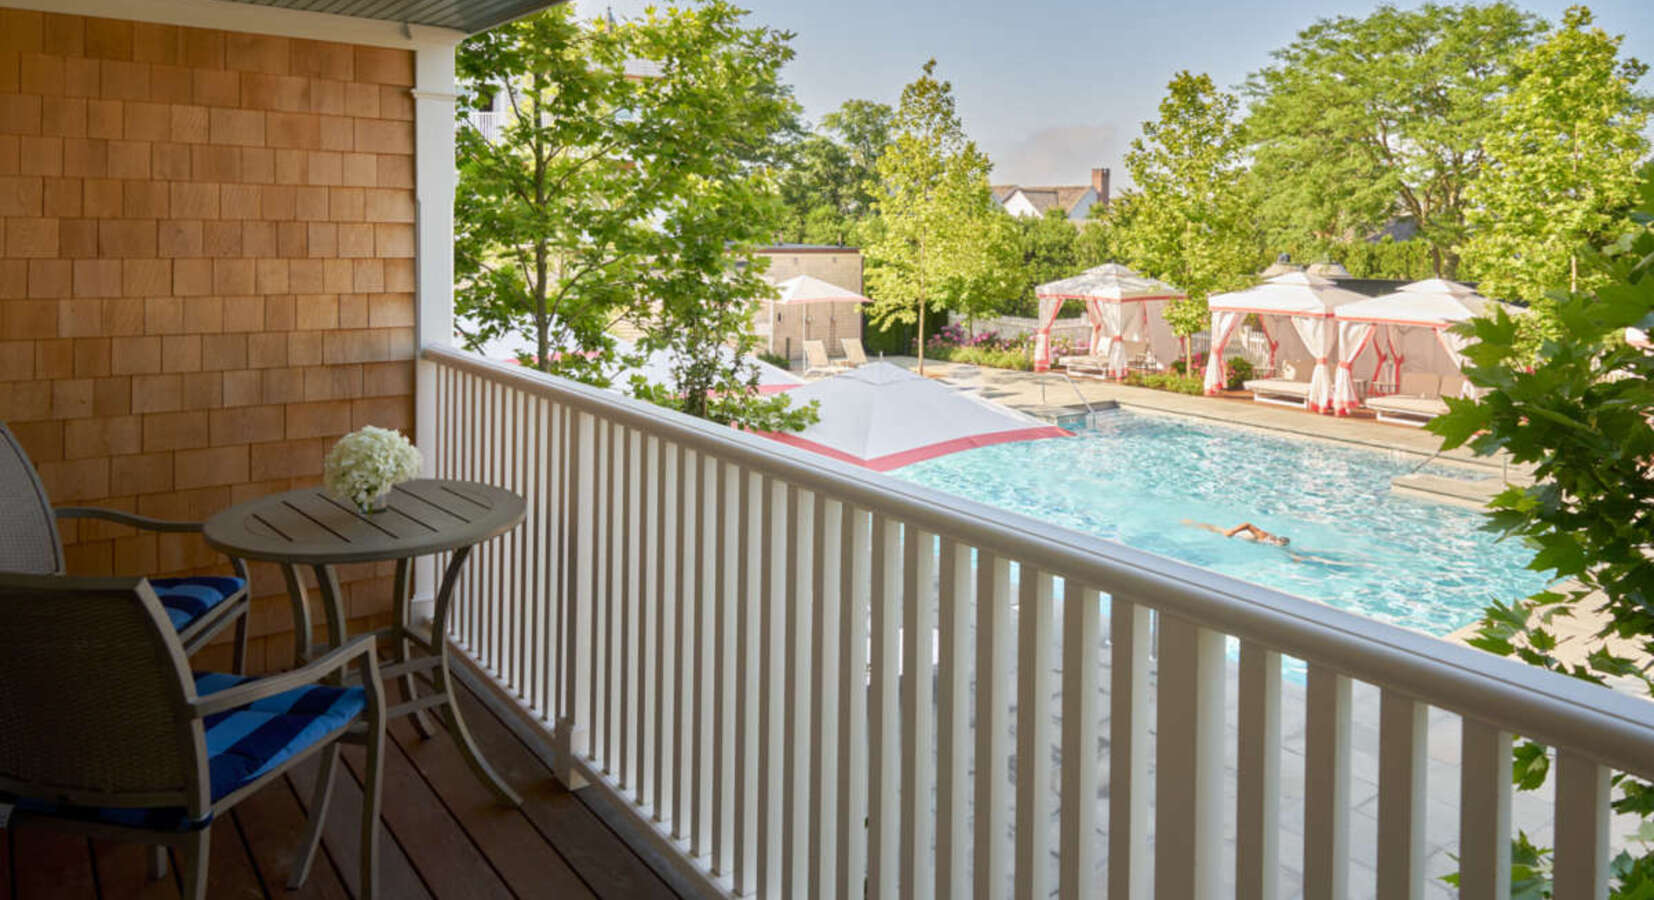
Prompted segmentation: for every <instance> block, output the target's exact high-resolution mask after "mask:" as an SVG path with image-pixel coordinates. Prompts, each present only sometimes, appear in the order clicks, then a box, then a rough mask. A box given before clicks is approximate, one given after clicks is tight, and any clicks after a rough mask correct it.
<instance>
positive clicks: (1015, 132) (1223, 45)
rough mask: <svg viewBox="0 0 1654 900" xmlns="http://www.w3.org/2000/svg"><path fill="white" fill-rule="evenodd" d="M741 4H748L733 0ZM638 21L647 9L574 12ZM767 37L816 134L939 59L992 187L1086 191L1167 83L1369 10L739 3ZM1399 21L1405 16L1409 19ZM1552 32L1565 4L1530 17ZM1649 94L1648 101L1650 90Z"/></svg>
mask: <svg viewBox="0 0 1654 900" xmlns="http://www.w3.org/2000/svg"><path fill="white" fill-rule="evenodd" d="M736 2H741V0H736ZM609 5H612V7H613V9H614V13H615V15H617V16H627V15H633V14H636V13H638V12H640V11H641V10H642V9H643V8H644V7H645V6H647V5H648V4H647V3H646V2H643V0H613V2H612V4H605V3H602V2H592V0H579V6H580V9H581V11H582V13H585V14H600V13H602V11H603V10H604V8H605V7H606V6H609ZM745 5H746V6H747V7H748V8H749V9H751V10H752V17H753V19H754V20H756V21H758V22H762V23H763V24H766V25H770V26H772V27H775V28H780V29H785V30H789V31H792V32H795V33H796V37H795V38H794V40H793V46H794V47H795V48H796V49H797V51H798V58H797V59H796V60H794V61H793V63H792V65H791V66H790V67H789V71H788V73H787V77H788V79H789V80H790V81H791V82H792V84H793V85H794V86H795V88H796V89H797V92H798V99H799V100H800V102H802V103H803V105H804V109H805V113H806V115H807V116H808V117H809V118H810V119H811V120H812V121H813V120H815V119H817V118H819V117H820V116H821V115H822V114H823V113H826V112H830V111H832V110H833V109H834V108H836V107H837V106H838V105H839V103H841V102H843V101H844V100H846V99H848V98H851V97H860V98H867V99H874V100H882V101H885V102H890V103H894V102H895V100H896V98H897V96H898V95H899V94H900V92H901V89H902V85H903V84H905V83H907V82H908V81H911V80H912V79H913V78H914V77H916V76H917V75H918V73H919V66H920V65H921V64H922V63H923V62H924V61H925V60H926V59H928V58H930V57H932V56H934V57H936V59H937V62H938V66H939V74H941V75H942V77H944V78H947V79H948V80H950V81H952V82H953V85H954V91H955V94H956V95H957V97H958V100H959V110H960V113H961V115H962V116H963V117H964V120H965V128H966V130H967V131H968V132H969V133H970V135H971V136H972V137H973V138H975V139H976V140H977V142H978V143H979V144H980V145H981V146H982V148H983V149H984V150H986V151H987V152H988V154H989V156H990V157H991V158H992V159H993V160H994V166H995V169H994V174H993V180H994V181H995V182H996V183H998V182H1012V183H1021V184H1080V183H1083V182H1084V181H1085V180H1086V179H1087V177H1088V173H1089V171H1090V169H1091V167H1092V166H1094V165H1103V166H1108V167H1109V168H1111V169H1113V171H1114V177H1115V183H1116V185H1119V184H1121V183H1122V182H1123V181H1124V166H1123V165H1122V162H1121V158H1122V155H1123V153H1124V152H1125V149H1126V146H1127V144H1128V143H1129V142H1130V141H1131V139H1132V138H1133V137H1135V136H1136V135H1137V134H1138V132H1139V129H1140V125H1141V123H1142V122H1143V120H1144V119H1148V118H1152V117H1153V115H1154V112H1155V106H1156V104H1157V103H1159V100H1160V96H1161V94H1162V93H1163V91H1164V89H1165V86H1166V82H1167V81H1168V80H1169V79H1170V78H1171V77H1172V75H1173V74H1175V73H1176V72H1177V71H1178V70H1180V69H1190V70H1193V71H1197V72H1198V71H1204V72H1208V73H1210V74H1211V75H1212V77H1213V78H1214V79H1215V80H1216V81H1217V82H1218V84H1220V85H1223V86H1226V87H1231V88H1232V87H1236V86H1238V85H1240V84H1241V82H1243V81H1244V80H1245V78H1246V76H1247V74H1248V73H1250V72H1253V71H1256V70H1257V69H1259V68H1261V67H1263V66H1265V65H1267V64H1268V63H1269V54H1270V51H1272V50H1274V49H1276V48H1279V47H1281V46H1284V45H1285V44H1287V43H1288V42H1290V41H1291V40H1292V38H1293V36H1294V35H1295V34H1297V32H1298V31H1299V30H1300V29H1301V28H1303V27H1304V26H1306V25H1308V24H1310V23H1311V22H1313V21H1314V20H1316V19H1317V18H1322V17H1326V16H1334V15H1362V14H1364V13H1366V12H1369V11H1371V10H1372V9H1373V8H1374V6H1375V5H1376V3H1374V2H1333V0H1161V2H1160V3H1158V4H1138V3H1132V4H1126V3H1120V2H1118V0H1109V2H1091V3H1087V2H1084V0H1024V2H1020V3H1003V2H1001V3H989V2H985V0H961V2H941V0H840V2H835V3H823V2H819V0H815V2H803V0H745ZM1404 5H1405V4H1404ZM1521 5H1522V7H1523V8H1525V9H1527V10H1529V11H1531V12H1534V13H1536V14H1538V15H1540V16H1542V17H1544V18H1545V19H1547V20H1550V21H1552V22H1554V21H1557V20H1558V19H1560V17H1561V13H1562V11H1563V10H1564V9H1565V8H1566V7H1567V6H1568V5H1569V4H1568V3H1567V2H1564V0H1545V2H1534V0H1530V2H1524V3H1521ZM1590 6H1591V8H1592V10H1593V11H1595V12H1596V14H1597V22H1598V24H1600V25H1602V26H1603V27H1604V28H1605V29H1607V30H1608V31H1609V32H1610V33H1613V34H1623V35H1625V44H1624V52H1626V53H1628V54H1629V55H1632V56H1636V57H1637V58H1639V59H1641V60H1643V61H1644V62H1651V63H1654V0H1601V2H1596V3H1592V4H1590ZM1643 88H1644V89H1645V90H1650V91H1654V75H1651V76H1650V77H1648V78H1645V79H1644V83H1643Z"/></svg>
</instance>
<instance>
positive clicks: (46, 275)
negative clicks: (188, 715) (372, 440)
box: [0, 9, 414, 669]
mask: <svg viewBox="0 0 1654 900" xmlns="http://www.w3.org/2000/svg"><path fill="white" fill-rule="evenodd" d="M412 83H413V56H412V54H411V53H409V52H407V51H401V50H386V49H379V48H372V47H360V46H350V45H345V44H329V43H320V42H315V41H302V40H291V39H287V38H279V37H268V36H262V35H251V34H237V33H226V32H222V31H209V30H202V29H192V28H178V27H173V26H164V25H149V24H144V23H134V22H127V21H120V20H113V19H95V18H85V17H79V16H64V15H51V14H42V13H38V12H24V11H16V10H5V9H0V420H4V421H7V422H9V423H10V424H11V426H12V427H13V428H14V429H15V430H16V432H17V434H18V436H19V437H20V438H21V439H22V441H23V442H24V444H25V445H26V447H27V449H28V451H29V453H30V455H31V456H32V457H33V458H34V460H35V461H36V463H37V465H38V466H39V468H40V472H41V475H42V477H43V478H44V480H45V482H46V487H47V490H48V491H49V492H50V494H51V496H52V499H53V500H54V501H55V502H57V503H59V504H65V503H76V504H95V505H103V506H112V507H117V508H122V509H128V510H134V511H137V512H140V513H144V514H146V515H154V516H161V517H165V518H190V519H199V518H204V517H206V516H208V515H210V514H211V513H213V512H215V511H216V510H218V509H221V508H223V507H224V506H226V505H228V504H230V503H234V502H236V501H240V500H244V499H247V498H249V497H253V496H256V495H260V494H264V493H269V492H272V491H279V490H286V489H288V488H290V487H295V486H300V485H304V484H310V483H314V482H315V481H317V480H318V478H319V475H320V472H321V463H322V456H323V454H324V453H325V451H326V449H327V447H328V446H330V445H331V443H332V441H333V440H334V439H336V438H337V437H338V436H339V435H342V434H344V433H345V432H347V431H350V430H352V429H354V428H357V427H360V426H362V425H366V424H376V425H383V426H387V427H396V428H402V429H403V430H404V431H409V432H411V425H412V421H413V400H412V393H413V362H412V360H413V356H414V331H413V324H414V297H413V290H414V260H413V255H414V250H413V248H414V225H413V222H414V196H413V177H414V172H413V149H414V147H413V142H414V137H413V116H414V110H413V100H412V98H411V97H410V95H409V92H408V89H409V87H410V86H411V85H412ZM64 538H65V541H66V542H67V544H68V547H67V551H68V556H69V560H70V567H71V571H73V572H76V573H81V574H98V573H122V574H143V573H150V574H162V573H167V574H171V573H177V572H185V571H223V570H224V563H223V561H222V558H220V557H218V556H217V555H216V554H214V553H213V552H212V551H211V550H208V549H207V548H206V547H205V545H204V544H202V543H201V542H200V541H199V539H197V538H193V537H176V536H162V537H156V536H153V535H140V534H136V533H133V532H131V531H129V530H126V529H119V528H111V527H108V526H104V525H87V524H79V525H78V527H76V526H75V523H66V528H65V531H64ZM341 575H342V576H343V577H344V578H345V579H346V580H347V588H346V590H347V593H348V595H349V597H350V602H349V614H350V615H351V616H352V617H357V618H367V619H372V620H374V621H378V620H381V619H383V618H384V617H385V609H386V605H387V603H388V595H389V593H390V592H389V587H388V584H387V582H388V578H387V577H386V576H387V573H386V571H385V570H384V569H383V567H380V568H378V569H374V568H371V567H356V568H355V569H353V570H352V569H347V570H345V571H343V572H342V573H341ZM253 577H254V584H255V588H256V590H257V593H259V594H261V595H263V597H262V598H261V599H260V600H259V601H258V602H257V603H256V604H255V607H254V612H253V617H252V634H253V635H254V639H253V642H252V648H251V653H250V657H251V658H250V664H251V665H252V666H253V667H254V668H255V669H257V668H265V667H267V666H268V667H270V668H277V667H281V666H282V665H284V664H285V663H286V661H287V659H288V658H289V656H290V653H291V646H292V645H291V638H290V633H289V613H288V610H287V602H286V599H285V595H284V594H282V590H281V579H280V576H279V575H278V574H277V573H276V572H275V571H274V570H272V569H270V568H268V567H255V569H254V572H253ZM318 612H319V610H318ZM318 621H319V619H318ZM355 624H357V625H365V624H368V623H367V622H366V621H362V622H357V623H355ZM226 650H227V648H225V647H223V646H221V645H220V646H217V647H214V648H209V650H207V651H206V652H205V653H204V654H203V658H200V659H198V660H197V664H198V665H209V666H211V665H222V664H223V662H224V660H226V659H227V652H225V651H226ZM266 660H268V663H266Z"/></svg>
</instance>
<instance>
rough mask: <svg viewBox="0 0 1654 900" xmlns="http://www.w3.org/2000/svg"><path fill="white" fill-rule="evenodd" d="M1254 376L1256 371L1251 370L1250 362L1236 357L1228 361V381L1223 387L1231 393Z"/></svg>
mask: <svg viewBox="0 0 1654 900" xmlns="http://www.w3.org/2000/svg"><path fill="white" fill-rule="evenodd" d="M1254 374H1256V370H1255V369H1253V368H1252V361H1251V360H1249V359H1246V358H1245V357H1241V356H1237V357H1235V358H1234V359H1231V360H1229V380H1228V381H1227V382H1225V383H1224V387H1226V388H1228V389H1229V390H1231V391H1238V390H1240V388H1241V385H1243V384H1245V383H1246V382H1247V381H1250V380H1251V378H1252V376H1253V375H1254Z"/></svg>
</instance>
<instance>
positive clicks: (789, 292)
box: [769, 275, 873, 352]
mask: <svg viewBox="0 0 1654 900" xmlns="http://www.w3.org/2000/svg"><path fill="white" fill-rule="evenodd" d="M776 288H777V289H778V290H779V291H780V295H779V296H777V297H776V298H775V299H774V300H771V301H770V306H769V317H770V350H771V351H772V352H773V351H774V350H775V317H776V310H777V308H778V307H782V306H802V305H806V304H811V303H872V302H873V301H872V299H871V298H868V297H863V296H862V295H861V294H858V293H856V292H855V291H852V290H848V289H846V288H842V287H839V286H838V285H836V284H833V283H832V282H830V281H823V280H821V279H820V278H817V277H815V276H814V275H794V276H793V277H791V278H789V279H787V280H786V281H783V282H780V283H779V284H777V285H776ZM805 315H806V318H805V320H804V328H803V329H801V330H800V332H799V334H800V335H801V336H800V338H799V340H809V338H810V330H809V318H808V317H807V316H808V314H805Z"/></svg>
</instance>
